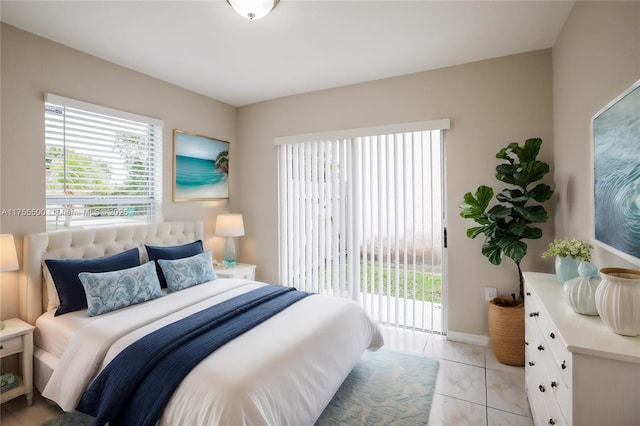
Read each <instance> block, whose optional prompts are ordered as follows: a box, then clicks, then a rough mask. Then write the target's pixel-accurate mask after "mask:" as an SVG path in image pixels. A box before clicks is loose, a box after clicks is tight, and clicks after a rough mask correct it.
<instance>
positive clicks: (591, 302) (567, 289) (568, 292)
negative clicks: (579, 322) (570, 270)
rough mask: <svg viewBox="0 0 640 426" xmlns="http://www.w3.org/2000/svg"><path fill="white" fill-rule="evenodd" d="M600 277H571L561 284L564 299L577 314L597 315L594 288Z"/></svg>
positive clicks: (596, 287)
mask: <svg viewBox="0 0 640 426" xmlns="http://www.w3.org/2000/svg"><path fill="white" fill-rule="evenodd" d="M599 284H600V278H593V277H584V276H580V277H577V278H572V279H570V280H569V281H567V282H566V283H564V286H563V289H562V290H563V293H564V300H566V301H567V303H568V304H569V306H571V307H572V308H573V310H574V311H576V312H577V313H579V314H583V315H598V310H597V309H596V290H597V289H598V285H599Z"/></svg>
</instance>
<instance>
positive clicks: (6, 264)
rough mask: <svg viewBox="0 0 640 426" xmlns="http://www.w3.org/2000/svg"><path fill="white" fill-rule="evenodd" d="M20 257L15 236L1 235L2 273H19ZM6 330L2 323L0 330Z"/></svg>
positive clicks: (0, 255)
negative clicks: (17, 252)
mask: <svg viewBox="0 0 640 426" xmlns="http://www.w3.org/2000/svg"><path fill="white" fill-rule="evenodd" d="M18 269H20V265H18V256H17V254H16V244H15V242H14V241H13V235H11V234H0V272H8V271H17V270H18ZM2 329H4V322H3V321H0V330H2Z"/></svg>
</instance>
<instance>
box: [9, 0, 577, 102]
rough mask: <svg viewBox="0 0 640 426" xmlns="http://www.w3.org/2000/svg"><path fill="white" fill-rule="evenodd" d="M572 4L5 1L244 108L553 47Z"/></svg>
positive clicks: (63, 35)
mask: <svg viewBox="0 0 640 426" xmlns="http://www.w3.org/2000/svg"><path fill="white" fill-rule="evenodd" d="M573 4H574V2H573V1H540V0H535V1H495V2H487V1H419V0H414V1H398V0H393V1H376V0H374V1H371V0H370V1H364V0H359V1H336V0H333V1H331V0H323V1H311V0H281V2H280V4H279V5H278V6H277V7H276V8H275V9H274V10H273V11H272V12H271V13H270V14H269V15H267V16H266V17H265V18H263V19H261V20H256V21H249V20H247V19H244V18H242V17H240V16H239V15H237V14H236V13H235V12H234V11H233V9H231V7H230V6H229V5H228V4H227V3H226V1H224V0H207V1H204V0H201V1H184V0H182V1H166V0H165V1H150V0H146V1H96V0H91V1H87V0H85V1H17V0H2V1H1V9H0V18H1V20H2V21H3V22H6V23H8V24H10V25H13V26H15V27H18V28H21V29H23V30H25V31H28V32H31V33H35V34H37V35H40V36H42V37H45V38H47V39H51V40H54V41H56V42H58V43H61V44H64V45H66V46H69V47H72V48H74V49H78V50H80V51H83V52H86V53H89V54H91V55H94V56H97V57H99V58H103V59H105V60H108V61H111V62H114V63H116V64H119V65H122V66H124V67H127V68H130V69H133V70H136V71H139V72H142V73H144V74H147V75H150V76H153V77H155V78H158V79H160V80H164V81H167V82H170V83H173V84H176V85H178V86H181V87H184V88H186V89H190V90H192V91H194V92H198V93H201V94H203V95H206V96H209V97H211V98H215V99H218V100H220V101H223V102H226V103H229V104H231V105H235V106H242V105H247V104H251V103H254V102H259V101H263V100H268V99H273V98H279V97H282V96H288V95H293V94H297V93H304V92H310V91H315V90H321V89H327V88H331V87H338V86H344V85H348V84H353V83H359V82H364V81H370V80H376V79H381V78H386V77H391V76H397V75H403V74H410V73H414V72H419V71H424V70H429V69H435V68H442V67H446V66H451V65H457V64H462V63H467V62H473V61H477V60H482V59H488V58H494V57H499V56H504V55H510V54H516V53H521V52H526V51H531V50H537V49H543V48H548V47H551V46H552V45H553V43H554V42H555V39H556V37H557V35H558V33H559V31H560V29H561V28H562V25H563V24H564V22H565V20H566V18H567V16H568V14H569V12H570V10H571V8H572V7H573Z"/></svg>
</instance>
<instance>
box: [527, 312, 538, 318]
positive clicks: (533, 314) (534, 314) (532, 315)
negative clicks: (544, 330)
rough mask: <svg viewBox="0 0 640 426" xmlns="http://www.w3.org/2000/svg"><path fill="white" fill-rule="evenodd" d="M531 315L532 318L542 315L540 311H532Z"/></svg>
mask: <svg viewBox="0 0 640 426" xmlns="http://www.w3.org/2000/svg"><path fill="white" fill-rule="evenodd" d="M529 316H530V317H531V318H533V317H539V316H540V312H531V313H530V314H529Z"/></svg>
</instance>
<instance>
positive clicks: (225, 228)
mask: <svg viewBox="0 0 640 426" xmlns="http://www.w3.org/2000/svg"><path fill="white" fill-rule="evenodd" d="M216 235H217V236H219V237H227V241H226V243H225V245H224V252H223V254H222V266H224V267H226V268H233V267H234V266H236V246H235V244H234V242H233V237H241V236H243V235H244V223H243V222H242V215H241V214H219V215H218V217H217V218H216Z"/></svg>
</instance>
